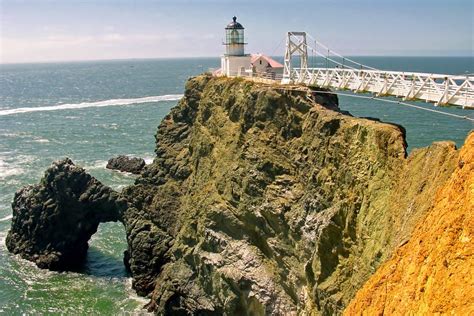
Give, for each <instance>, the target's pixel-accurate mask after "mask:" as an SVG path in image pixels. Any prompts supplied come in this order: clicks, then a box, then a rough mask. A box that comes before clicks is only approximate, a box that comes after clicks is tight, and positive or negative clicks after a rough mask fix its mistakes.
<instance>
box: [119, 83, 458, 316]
mask: <svg viewBox="0 0 474 316" xmlns="http://www.w3.org/2000/svg"><path fill="white" fill-rule="evenodd" d="M309 94H310V91H309V90H305V89H302V88H298V89H294V90H293V89H291V88H285V89H281V88H280V87H275V86H268V85H263V84H256V83H252V82H248V81H244V80H239V79H233V80H229V79H225V78H211V77H206V76H201V77H197V78H194V79H191V80H190V81H189V82H188V83H187V85H186V91H185V96H184V98H183V99H182V100H181V102H180V103H179V105H178V106H177V107H176V108H174V109H173V110H172V111H171V113H170V114H169V115H168V116H167V117H166V118H165V119H164V120H163V122H162V123H161V124H160V126H159V128H158V132H157V135H156V140H157V147H156V155H157V156H156V159H155V161H154V163H153V164H152V165H150V166H148V167H147V168H146V169H145V171H144V173H143V175H142V177H141V178H139V179H138V180H137V184H136V185H135V186H132V187H130V188H128V189H127V190H126V191H125V192H124V195H125V196H126V198H127V199H128V201H129V202H130V204H131V207H130V209H129V211H128V212H127V216H126V219H125V220H126V227H128V228H127V234H128V240H129V245H130V247H129V257H130V267H131V270H132V272H133V275H134V280H135V282H134V286H135V288H136V289H137V290H138V291H139V292H141V293H149V292H150V291H151V303H150V305H149V307H150V308H151V309H153V310H155V311H157V312H158V313H167V312H168V313H171V312H173V313H176V312H182V313H198V312H200V313H218V314H220V313H222V312H227V313H228V314H256V315H259V314H274V315H276V314H281V315H289V314H296V313H298V312H303V311H306V312H308V313H316V314H333V313H339V312H341V311H342V310H343V309H344V307H345V306H346V304H348V302H349V301H350V299H351V298H352V297H353V295H354V294H355V292H356V291H357V290H358V289H359V288H360V287H361V286H362V284H363V283H364V282H365V281H366V280H367V279H368V278H369V276H370V275H372V274H373V273H374V271H375V270H376V268H377V267H378V266H379V264H380V263H381V262H383V261H384V260H385V259H386V258H388V257H389V256H390V255H391V254H392V251H393V249H394V248H395V247H396V246H397V245H398V244H400V243H402V242H405V240H407V238H408V237H409V235H410V233H411V231H412V228H413V226H414V224H415V223H416V221H417V220H418V219H419V218H420V217H421V216H423V214H425V212H426V211H427V210H428V209H429V208H430V207H431V205H432V200H433V196H434V194H435V192H436V190H437V188H438V187H440V186H441V185H442V184H443V183H444V182H445V181H446V180H447V179H448V178H449V176H450V175H451V173H452V171H453V170H454V168H455V165H456V159H457V155H458V153H457V151H456V149H455V147H454V145H453V144H452V143H449V142H441V143H436V144H433V145H432V146H430V147H428V148H424V149H419V150H417V151H415V152H414V153H413V154H412V155H411V156H410V157H409V158H408V159H407V158H406V157H405V156H406V152H405V147H406V145H405V139H404V131H403V129H402V128H400V127H399V126H394V125H389V124H383V123H380V122H377V121H374V120H369V119H359V118H354V117H351V116H348V115H344V114H341V113H339V112H337V111H333V110H330V109H328V108H326V107H323V106H321V105H319V104H316V103H315V102H312V101H310V100H308V97H307V96H308V95H309Z"/></svg>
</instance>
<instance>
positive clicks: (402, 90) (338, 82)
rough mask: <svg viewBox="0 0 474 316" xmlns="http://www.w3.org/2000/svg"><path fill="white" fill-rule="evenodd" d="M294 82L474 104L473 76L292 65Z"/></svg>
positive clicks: (448, 102) (458, 103)
mask: <svg viewBox="0 0 474 316" xmlns="http://www.w3.org/2000/svg"><path fill="white" fill-rule="evenodd" d="M290 78H291V82H292V83H303V84H306V85H314V86H319V87H323V88H332V89H339V90H352V91H354V92H371V93H375V94H376V95H378V96H386V95H392V96H397V97H402V98H403V99H405V100H424V101H428V102H434V103H435V104H436V105H441V104H454V105H460V106H462V107H463V108H464V107H466V108H474V76H453V75H442V74H428V73H417V72H398V71H382V70H367V69H364V70H362V69H361V70H359V69H352V68H350V69H345V68H293V69H292V70H291V74H290Z"/></svg>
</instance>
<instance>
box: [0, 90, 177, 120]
mask: <svg viewBox="0 0 474 316" xmlns="http://www.w3.org/2000/svg"><path fill="white" fill-rule="evenodd" d="M182 97H183V95H182V94H166V95H157V96H150V97H143V98H134V99H111V100H104V101H97V102H82V103H70V104H68V103H66V104H58V105H49V106H38V107H28V108H16V109H8V110H0V116H5V115H12V114H20V113H30V112H43V111H58V110H71V109H83V108H92V107H105V106H117V105H131V104H140V103H150V102H161V101H178V100H179V99H181V98H182Z"/></svg>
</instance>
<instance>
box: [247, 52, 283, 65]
mask: <svg viewBox="0 0 474 316" xmlns="http://www.w3.org/2000/svg"><path fill="white" fill-rule="evenodd" d="M250 56H251V59H250V63H251V64H252V65H253V64H254V63H255V62H256V61H257V60H258V59H259V58H260V57H261V58H262V59H263V60H265V61H266V62H267V63H268V64H269V65H270V66H271V67H272V68H283V65H282V64H280V63H279V62H277V61H276V60H275V59H272V58H270V57H268V56H267V55H263V54H251V55H250Z"/></svg>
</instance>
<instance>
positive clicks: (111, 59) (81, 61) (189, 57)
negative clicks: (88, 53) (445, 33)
mask: <svg viewBox="0 0 474 316" xmlns="http://www.w3.org/2000/svg"><path fill="white" fill-rule="evenodd" d="M271 57H282V58H283V57H284V56H283V55H271ZM295 57H297V56H295ZM346 57H411V58H474V55H347V56H346ZM210 58H216V59H218V58H220V55H219V56H198V57H193V56H182V57H130V58H98V59H64V60H45V61H14V62H0V66H3V65H28V64H61V63H85V62H108V61H110V62H113V61H133V60H167V59H168V60H179V59H210ZM319 58H322V59H324V57H319Z"/></svg>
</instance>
